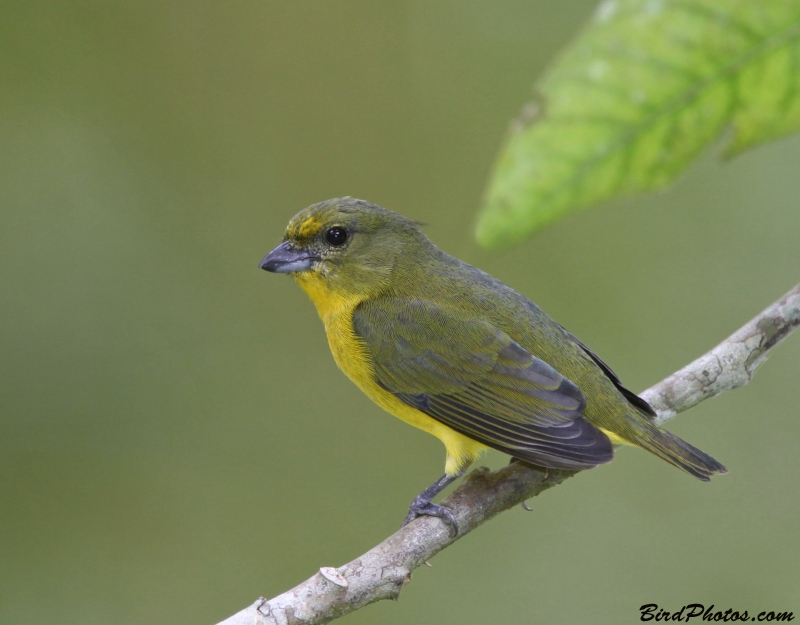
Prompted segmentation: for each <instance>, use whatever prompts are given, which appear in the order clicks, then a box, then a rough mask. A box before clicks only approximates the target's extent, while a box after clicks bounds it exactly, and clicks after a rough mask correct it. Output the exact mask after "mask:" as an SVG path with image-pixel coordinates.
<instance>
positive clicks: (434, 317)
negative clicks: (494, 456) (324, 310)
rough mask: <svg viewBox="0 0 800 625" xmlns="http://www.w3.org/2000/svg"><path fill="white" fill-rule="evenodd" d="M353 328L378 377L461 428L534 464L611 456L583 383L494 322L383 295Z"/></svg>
mask: <svg viewBox="0 0 800 625" xmlns="http://www.w3.org/2000/svg"><path fill="white" fill-rule="evenodd" d="M353 325H354V328H355V331H356V333H357V335H358V336H359V338H361V340H362V341H363V343H364V345H365V347H366V349H367V352H368V355H369V357H370V358H371V361H372V364H373V367H374V370H375V376H376V382H377V383H378V384H379V385H381V386H382V387H383V388H384V389H386V390H388V391H389V392H391V393H393V394H394V395H395V396H397V397H398V398H399V399H401V400H402V401H403V402H405V403H406V404H408V405H410V406H413V407H414V408H417V409H418V410H420V411H422V412H424V413H425V414H427V415H429V416H431V417H433V418H434V419H436V420H438V421H440V422H441V423H443V424H445V425H447V426H448V427H450V428H452V429H454V430H456V431H457V432H460V433H461V434H463V435H465V436H467V437H469V438H471V439H474V440H476V441H479V442H481V443H483V444H485V445H487V446H489V447H492V448H494V449H497V450H499V451H502V452H504V453H507V454H510V455H512V456H514V457H515V458H519V459H521V460H525V461H527V462H531V463H533V464H537V465H541V466H546V467H553V468H563V469H573V470H578V469H586V468H589V467H593V466H596V465H598V464H602V463H604V462H608V461H609V460H611V458H612V457H613V448H612V445H611V442H610V440H609V439H608V437H607V436H606V435H605V434H603V432H601V431H600V430H598V429H597V428H595V427H594V426H592V425H591V424H590V423H589V422H588V421H586V420H585V419H584V418H583V416H582V414H583V409H584V406H585V403H586V402H585V398H584V396H583V393H582V392H581V390H580V389H579V388H578V387H577V386H576V385H575V384H574V383H573V382H572V381H570V380H568V379H567V378H566V377H564V376H563V375H561V374H560V373H559V372H558V371H556V370H555V369H554V368H553V367H551V366H550V365H549V364H547V363H546V362H545V361H544V360H542V359H540V358H537V357H536V356H534V355H533V354H531V353H529V352H528V351H527V350H525V349H524V348H523V347H522V346H520V345H519V344H518V343H516V342H515V341H514V340H512V339H511V338H510V337H509V336H508V335H507V334H505V333H504V332H503V331H501V330H500V329H498V328H497V327H495V326H494V325H492V324H491V323H490V322H488V321H487V320H485V319H477V318H473V317H470V316H468V315H465V314H464V313H463V312H462V311H458V310H453V309H448V308H445V307H441V306H437V305H434V304H431V303H430V302H427V301H424V300H417V299H409V298H402V299H401V298H382V299H378V300H373V301H371V302H370V303H369V304H364V305H362V306H360V307H359V308H358V309H356V312H355V313H354V317H353Z"/></svg>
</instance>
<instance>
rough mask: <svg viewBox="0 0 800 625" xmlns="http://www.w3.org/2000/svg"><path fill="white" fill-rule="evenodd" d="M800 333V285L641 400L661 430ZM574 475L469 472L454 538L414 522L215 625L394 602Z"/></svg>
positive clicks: (456, 504)
mask: <svg viewBox="0 0 800 625" xmlns="http://www.w3.org/2000/svg"><path fill="white" fill-rule="evenodd" d="M798 326H800V284H798V285H797V286H796V287H795V288H794V289H792V290H791V291H789V292H788V293H787V294H786V295H784V296H783V297H782V298H781V299H780V300H778V301H777V302H775V303H774V304H772V306H770V307H769V308H767V309H766V310H765V311H764V312H762V313H761V314H760V315H758V316H757V317H755V318H754V319H753V320H751V321H750V322H748V323H747V324H746V325H745V326H743V327H742V328H741V329H740V330H738V331H737V332H735V333H734V334H732V335H731V336H730V337H729V338H728V339H726V340H725V341H723V342H722V343H720V344H719V345H717V346H716V347H715V348H714V349H712V350H711V351H710V352H708V353H707V354H705V355H703V356H701V357H700V358H698V359H697V360H695V361H694V362H693V363H691V364H689V365H687V366H686V367H684V368H683V369H681V370H680V371H678V372H676V373H674V374H672V375H671V376H669V377H668V378H666V379H665V380H663V381H661V382H659V383H658V384H656V385H655V386H653V387H652V388H650V389H648V390H646V391H645V392H644V393H642V394H641V395H642V397H643V398H644V399H646V400H647V401H648V402H649V403H650V404H651V405H652V406H653V407H654V408H655V409H656V412H658V417H657V422H658V423H663V422H665V421H668V420H669V419H672V418H673V417H674V416H675V415H677V414H678V413H680V412H683V411H685V410H688V409H689V408H691V407H692V406H695V405H696V404H698V403H700V402H701V401H703V400H704V399H708V398H710V397H714V396H715V395H718V394H719V393H722V392H723V391H728V390H731V389H734V388H738V387H740V386H743V385H745V384H747V383H748V382H749V381H750V380H751V378H752V377H753V374H754V373H755V370H756V369H757V368H758V367H759V366H760V365H761V364H762V363H763V362H764V360H766V356H767V353H768V352H769V351H770V350H771V349H772V348H773V347H775V346H776V345H777V344H778V343H780V342H781V341H782V340H783V339H784V338H786V337H787V336H788V335H789V334H790V333H791V332H792V331H793V330H795V329H796V328H797V327H798ZM573 475H575V472H573V471H558V470H554V469H549V470H547V471H544V470H539V469H536V468H535V467H530V466H528V465H525V464H521V463H512V464H509V465H508V466H506V467H504V468H502V469H500V470H499V471H494V472H491V471H489V470H488V469H486V468H480V469H476V470H475V471H473V472H472V473H470V474H469V475H468V476H467V477H466V478H464V481H463V483H462V484H461V486H460V487H459V488H458V489H456V491H455V492H454V493H453V494H452V495H451V496H450V497H448V498H447V499H446V500H445V502H444V503H445V505H447V507H449V508H450V509H451V510H452V511H453V514H455V516H456V519H457V520H458V526H459V535H458V536H457V537H453V536H452V534H451V533H450V528H449V526H448V525H447V524H446V523H444V522H442V520H441V519H438V518H434V517H421V518H419V519H417V520H416V521H414V522H413V523H410V524H409V525H407V526H406V527H404V528H402V529H401V530H399V531H397V532H395V533H394V534H392V535H391V536H390V537H389V538H387V539H386V540H384V541H383V542H382V543H380V544H379V545H377V546H376V547H374V548H372V549H370V550H369V551H368V552H367V553H365V554H364V555H362V556H360V557H358V558H356V559H355V560H353V561H352V562H349V563H348V564H345V565H344V566H342V567H339V568H338V569H335V568H330V567H323V568H321V569H320V572H319V573H317V574H315V575H314V576H313V577H311V578H310V579H308V580H306V581H305V582H303V583H302V584H300V585H299V586H296V587H295V588H293V589H292V590H289V591H288V592H285V593H283V594H282V595H279V596H277V597H275V598H274V599H270V600H269V601H268V600H266V599H263V598H262V599H259V600H258V601H256V602H255V603H254V604H253V605H251V606H249V607H248V608H245V609H244V610H242V611H241V612H238V613H237V614H234V615H233V616H231V617H230V618H228V619H226V620H224V621H222V622H221V623H219V624H218V625H245V624H246V625H318V624H321V623H328V622H329V621H332V620H333V619H335V618H338V617H340V616H344V615H345V614H348V613H350V612H353V611H355V610H358V609H359V608H361V607H363V606H365V605H367V604H369V603H373V602H375V601H379V600H380V599H397V597H398V596H399V594H400V591H401V590H402V588H403V586H404V585H405V584H406V583H408V581H409V580H410V579H411V571H413V570H414V569H415V568H417V567H418V566H420V565H421V564H423V563H425V562H426V561H427V560H428V559H429V558H432V557H433V556H434V555H436V554H437V553H438V552H440V551H441V550H442V549H444V548H445V547H447V546H449V545H451V544H452V543H453V542H455V541H456V540H458V539H460V538H463V537H464V536H466V535H467V534H469V533H470V532H471V531H472V530H474V529H475V528H476V527H478V526H479V525H481V524H482V523H485V522H486V521H488V520H489V519H491V518H492V517H494V516H495V515H497V514H499V513H500V512H503V511H504V510H508V509H509V508H513V507H514V506H516V505H518V504H520V503H522V502H524V501H525V500H526V499H529V498H531V497H534V496H535V495H538V494H539V493H541V492H542V491H545V490H547V489H548V488H551V487H553V486H556V485H557V484H560V483H561V482H563V481H564V480H566V479H567V478H568V477H572V476H573Z"/></svg>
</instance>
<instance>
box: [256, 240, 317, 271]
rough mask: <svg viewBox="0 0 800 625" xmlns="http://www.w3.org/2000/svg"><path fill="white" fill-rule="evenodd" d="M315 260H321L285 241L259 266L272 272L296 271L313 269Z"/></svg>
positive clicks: (265, 257)
mask: <svg viewBox="0 0 800 625" xmlns="http://www.w3.org/2000/svg"><path fill="white" fill-rule="evenodd" d="M315 260H319V258H318V257H316V256H313V255H311V254H309V253H308V252H307V251H305V250H297V249H294V248H292V246H291V245H289V241H284V242H283V243H281V244H280V245H279V246H278V247H276V248H275V249H274V250H272V251H271V252H270V253H269V254H267V255H266V256H264V259H263V260H262V261H261V263H260V264H259V265H258V266H259V267H260V268H261V269H266V270H267V271H271V272H272V273H294V272H296V271H307V270H309V269H311V265H312V263H313V262H314V261H315Z"/></svg>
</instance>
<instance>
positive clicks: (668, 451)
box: [635, 419, 728, 482]
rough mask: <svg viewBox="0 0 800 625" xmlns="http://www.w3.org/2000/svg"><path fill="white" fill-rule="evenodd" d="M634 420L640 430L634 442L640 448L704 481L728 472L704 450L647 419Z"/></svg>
mask: <svg viewBox="0 0 800 625" xmlns="http://www.w3.org/2000/svg"><path fill="white" fill-rule="evenodd" d="M636 421H637V425H638V426H639V427H638V428H637V429H641V430H642V432H641V433H640V435H639V436H637V437H636V442H635V444H636V445H637V446H639V447H641V448H642V449H646V450H647V451H649V452H652V453H654V454H655V455H656V456H658V457H659V458H661V459H662V460H666V461H667V462H669V463H670V464H672V465H674V466H676V467H678V468H679V469H683V470H684V471H686V472H687V473H688V474H689V475H693V476H695V477H696V478H697V479H699V480H703V481H704V482H708V481H709V480H710V479H711V476H712V475H715V474H718V473H727V472H728V469H726V468H725V467H724V466H723V465H722V464H721V463H720V462H718V461H716V460H715V459H714V458H712V457H711V456H709V455H708V454H707V453H705V452H704V451H700V450H699V449H698V448H697V447H694V446H692V445H690V444H689V443H687V442H686V441H684V440H683V439H680V438H678V437H677V436H675V435H674V434H670V433H669V432H667V431H666V430H662V429H661V428H660V427H658V426H657V425H655V424H654V423H652V422H650V421H649V420H648V421H644V420H640V419H637V420H636Z"/></svg>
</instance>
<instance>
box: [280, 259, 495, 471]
mask: <svg viewBox="0 0 800 625" xmlns="http://www.w3.org/2000/svg"><path fill="white" fill-rule="evenodd" d="M293 277H294V279H295V281H296V282H297V283H298V284H299V285H300V286H301V287H302V288H303V290H304V291H305V292H306V293H307V294H308V296H309V297H310V298H311V301H312V302H314V305H315V306H316V308H317V312H318V313H319V316H320V317H321V318H322V322H323V324H324V325H325V332H326V334H327V336H328V345H329V346H330V349H331V353H332V354H333V358H334V360H335V361H336V364H337V365H338V366H339V368H340V369H341V370H342V371H344V373H345V375H347V377H348V378H350V379H351V380H352V381H353V382H354V383H355V384H356V386H358V387H359V388H360V389H361V390H362V391H363V392H364V394H366V396H367V397H369V398H370V399H371V400H372V401H374V402H375V403H376V404H378V405H379V406H380V407H381V408H383V409H384V410H386V411H387V412H389V413H390V414H393V415H394V416H396V417H398V418H399V419H402V420H403V421H405V422H406V423H408V424H410V425H413V426H414V427H416V428H419V429H421V430H424V431H425V432H428V433H430V434H433V435H434V436H436V437H437V438H438V439H439V440H441V441H442V443H444V446H445V449H446V451H447V460H446V463H445V472H446V473H447V474H448V475H455V474H456V473H458V472H459V470H460V469H462V468H465V467H466V466H467V465H469V463H471V462H472V461H473V460H474V459H475V458H477V457H478V456H479V455H480V454H481V453H482V452H483V451H484V450H485V449H487V447H486V446H485V445H483V444H481V443H479V442H477V441H474V440H472V439H471V438H467V437H466V436H463V435H462V434H459V433H458V432H456V431H455V430H453V429H451V428H449V427H447V426H446V425H444V424H442V423H439V422H438V421H437V420H436V419H434V418H433V417H429V416H428V415H426V414H425V413H424V412H421V411H419V410H417V409H416V408H413V407H411V406H409V405H408V404H406V403H404V402H402V401H401V400H400V399H398V398H397V397H396V396H395V395H393V394H392V393H390V392H389V391H387V390H385V389H384V388H381V386H379V385H378V383H377V382H376V381H375V370H374V368H373V365H372V362H371V360H370V357H369V352H368V349H367V346H366V345H364V343H363V341H362V340H361V339H360V338H359V337H358V336H357V335H356V333H355V329H354V328H353V312H354V311H355V309H356V307H357V306H358V305H359V304H360V303H361V302H362V301H363V299H364V298H363V297H361V296H354V295H349V296H348V295H342V294H340V293H337V292H335V291H334V290H332V289H330V288H329V287H328V285H327V284H326V283H325V279H324V278H323V277H322V276H320V275H319V274H317V273H315V272H312V271H304V272H301V273H296V274H293Z"/></svg>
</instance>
